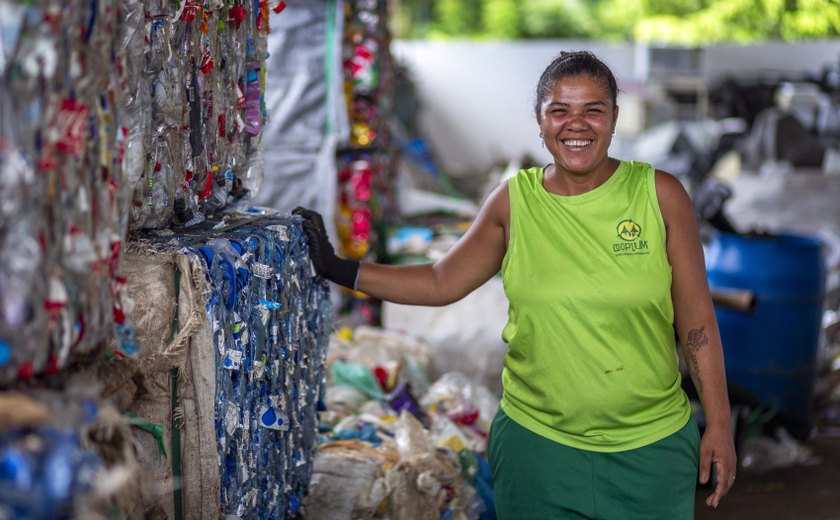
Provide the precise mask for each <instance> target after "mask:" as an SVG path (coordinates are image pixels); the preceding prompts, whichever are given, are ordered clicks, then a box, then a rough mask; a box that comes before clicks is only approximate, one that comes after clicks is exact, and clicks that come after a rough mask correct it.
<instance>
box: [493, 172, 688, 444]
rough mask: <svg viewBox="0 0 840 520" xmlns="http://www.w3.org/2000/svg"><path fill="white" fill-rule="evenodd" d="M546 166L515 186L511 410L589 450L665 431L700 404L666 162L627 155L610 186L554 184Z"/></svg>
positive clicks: (508, 279) (507, 398) (507, 369)
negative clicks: (692, 392) (655, 164)
mask: <svg viewBox="0 0 840 520" xmlns="http://www.w3.org/2000/svg"><path fill="white" fill-rule="evenodd" d="M543 174H544V170H543V168H531V169H528V170H522V171H520V172H519V173H518V174H517V175H515V176H514V177H512V178H511V179H510V180H509V184H508V186H509V190H510V243H509V245H508V251H507V254H506V255H505V258H504V261H503V263H502V280H503V283H504V289H505V294H506V295H507V297H508V300H509V302H510V307H509V310H508V323H507V325H506V326H505V328H504V330H503V332H502V338H503V339H504V341H506V342H507V343H508V345H509V349H508V353H507V355H506V356H505V362H504V369H503V372H502V384H503V388H504V391H503V395H502V400H501V406H502V409H503V410H504V412H505V413H506V414H507V415H508V416H509V417H510V418H511V419H513V420H515V421H516V422H518V423H519V424H521V425H522V426H524V427H526V428H528V429H530V430H531V431H533V432H535V433H537V434H540V435H543V436H544V437H547V438H549V439H553V440H555V441H557V442H559V443H561V444H565V445H567V446H571V447H574V448H578V449H586V450H591V451H600V452H615V451H623V450H629V449H634V448H638V447H641V446H645V445H647V444H650V443H653V442H656V441H658V440H660V439H663V438H665V437H667V436H668V435H670V434H672V433H674V432H676V431H678V430H679V429H680V428H681V427H683V426H684V425H685V423H686V421H688V418H689V415H690V413H691V412H690V407H689V404H688V398H687V397H686V395H685V393H684V392H683V391H682V389H681V386H680V384H681V377H680V372H679V367H678V355H677V350H676V339H675V332H674V328H673V322H674V309H673V304H672V301H671V266H670V264H669V263H668V255H667V251H666V246H665V224H664V221H663V219H662V214H661V212H660V209H659V203H658V200H657V198H656V187H655V184H654V170H653V168H652V167H651V166H650V165H649V164H646V163H639V162H621V163H620V165H619V167H618V169H617V170H616V171H615V173H614V174H613V175H612V176H611V177H610V178H609V179H608V180H607V181H606V182H605V183H604V184H602V185H600V186H598V187H597V188H595V189H594V190H592V191H589V192H587V193H584V194H582V195H575V196H560V195H555V194H553V193H550V192H548V191H546V190H545V188H544V187H543Z"/></svg>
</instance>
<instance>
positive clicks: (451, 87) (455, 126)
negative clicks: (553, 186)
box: [392, 40, 840, 176]
mask: <svg viewBox="0 0 840 520" xmlns="http://www.w3.org/2000/svg"><path fill="white" fill-rule="evenodd" d="M583 49H587V50H591V51H593V52H595V53H596V54H597V55H598V56H600V57H601V59H603V60H604V61H605V62H606V63H607V64H608V65H609V66H610V67H612V69H613V72H614V73H615V74H616V77H617V79H618V81H619V88H620V89H621V90H622V91H624V92H625V94H623V95H622V99H620V100H619V104H620V105H621V110H622V112H621V115H620V116H619V128H618V134H619V136H618V140H617V143H620V141H621V137H622V135H625V136H629V135H632V134H634V133H636V132H638V130H639V128H640V123H639V121H640V118H643V117H644V112H645V110H646V108H645V106H643V103H640V100H641V99H642V98H644V97H645V96H646V95H647V92H648V85H646V84H645V81H644V79H645V75H646V72H645V70H646V63H645V56H647V53H646V49H645V48H644V47H640V46H635V45H632V44H608V43H603V42H589V41H587V42H581V41H565V40H564V41H529V42H466V41H461V42H457V41H456V42H434V41H395V42H394V43H393V47H392V51H393V53H394V55H395V56H396V58H397V59H398V60H399V61H400V62H402V63H403V64H405V65H406V66H407V67H409V70H410V73H411V75H412V77H413V78H414V80H415V81H416V83H417V88H418V94H419V96H420V99H421V103H422V107H421V112H420V115H419V116H418V117H419V118H420V122H419V127H420V129H421V131H422V132H423V134H424V137H425V138H426V139H427V140H428V141H429V143H430V145H431V147H432V149H433V151H434V152H435V153H436V154H437V157H438V159H439V161H440V163H441V164H442V166H443V168H444V170H445V171H446V172H447V173H449V174H450V175H453V176H473V175H475V174H476V173H482V172H486V171H487V170H488V169H489V168H490V167H491V166H493V165H494V164H499V163H506V162H507V161H508V160H509V159H511V158H518V157H521V156H522V155H523V154H525V153H528V154H530V155H531V156H533V157H534V158H536V159H538V161H545V162H548V161H550V156H549V155H548V154H547V153H546V152H545V151H544V150H543V149H542V147H541V143H540V140H539V138H538V134H539V130H538V128H537V124H536V121H535V119H534V115H533V108H532V107H533V89H534V87H535V86H536V82H537V79H538V78H539V75H540V73H541V72H542V70H543V68H544V67H545V66H546V65H547V64H548V63H549V62H550V61H551V60H552V59H553V58H554V57H555V56H556V55H557V54H559V53H560V51H561V50H583ZM838 59H840V41H829V42H816V43H809V44H796V45H793V44H783V43H773V44H767V45H762V46H736V45H725V46H717V47H712V48H708V49H705V50H704V52H703V53H702V59H701V63H700V66H699V68H698V71H697V74H698V76H699V77H701V78H703V79H705V80H706V83H707V84H708V83H709V82H711V81H714V80H716V79H718V78H719V77H721V76H723V75H726V74H729V73H739V74H756V73H759V72H762V71H768V70H772V71H787V72H791V71H792V72H795V71H808V70H818V69H819V68H821V67H822V66H823V65H825V64H826V63H829V62H836V61H837V60H838ZM641 126H644V125H641Z"/></svg>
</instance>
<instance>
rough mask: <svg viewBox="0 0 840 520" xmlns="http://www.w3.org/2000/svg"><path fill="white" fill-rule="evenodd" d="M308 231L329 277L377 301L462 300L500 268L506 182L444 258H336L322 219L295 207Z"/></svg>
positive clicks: (316, 258)
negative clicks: (407, 261)
mask: <svg viewBox="0 0 840 520" xmlns="http://www.w3.org/2000/svg"><path fill="white" fill-rule="evenodd" d="M294 213H295V214H297V215H300V216H302V217H303V218H304V229H305V230H306V232H307V235H309V241H310V256H311V257H312V260H313V264H314V265H315V268H316V270H317V271H318V272H319V274H321V275H322V276H324V277H325V278H327V279H330V280H332V281H334V282H337V283H340V284H342V285H345V286H348V287H353V286H354V282H355V289H357V290H359V291H362V292H364V293H366V294H368V295H370V296H373V297H375V298H378V299H380V300H386V301H391V302H395V303H402V304H408V305H435V306H437V305H447V304H449V303H452V302H455V301H457V300H460V299H461V298H463V297H464V296H466V295H467V294H469V293H470V292H471V291H473V290H474V289H476V288H478V287H479V286H480V285H482V284H483V283H484V282H486V281H487V280H489V279H490V277H492V276H493V275H495V274H496V273H497V272H499V269H501V266H502V259H503V258H504V256H505V251H506V250H507V238H506V234H507V233H506V230H507V228H508V223H509V221H510V201H509V196H508V187H507V183H504V184H502V185H500V186H499V187H498V188H496V189H495V190H494V191H493V193H491V194H490V196H489V197H488V198H487V200H486V201H485V203H484V204H483V205H482V207H481V209H480V210H479V212H478V215H477V216H476V219H475V221H474V222H473V223H472V225H470V228H469V229H468V230H467V232H466V233H465V234H464V236H463V237H461V238H460V239H459V240H458V242H456V243H455V245H454V246H453V247H452V249H451V250H449V251H448V252H447V253H446V254H445V255H444V256H443V258H441V259H440V260H438V261H436V262H434V263H428V264H422V265H386V264H375V263H365V262H363V263H361V264H358V263H357V262H353V261H350V260H344V259H340V258H338V257H337V256H336V255H335V253H334V251H333V248H332V245H330V244H329V242H328V241H327V238H326V232H325V231H324V229H323V223H322V222H321V217H320V215H318V214H317V213H315V212H312V211H310V210H306V209H304V208H297V209H296V210H295V211H294Z"/></svg>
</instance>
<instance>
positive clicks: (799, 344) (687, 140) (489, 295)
mask: <svg viewBox="0 0 840 520" xmlns="http://www.w3.org/2000/svg"><path fill="white" fill-rule="evenodd" d="M388 16H389V8H388V5H387V2H386V1H385V0H344V1H337V0H324V1H319V2H283V1H279V0H255V1H254V2H239V1H233V2H231V1H221V0H218V1H199V0H182V1H180V2H164V1H161V0H97V1H84V0H72V1H70V2H64V1H58V0H37V1H23V0H0V71H2V80H3V81H2V95H0V108H1V109H2V111H0V179H2V184H0V186H2V187H0V215H1V216H2V219H0V242H1V243H0V256H2V260H1V261H0V287H2V289H1V290H0V311H2V319H1V320H0V484H2V485H0V518H26V519H42V518H43V519H54V518H82V519H100V518H102V519H104V518H108V519H113V518H126V519H128V518H131V519H134V518H154V519H181V518H196V519H197V518H213V519H216V518H221V517H225V518H254V519H257V518H259V519H263V518H274V519H281V518H310V519H337V520H340V519H350V518H353V519H361V518H371V519H373V518H390V519H411V520H415V519H427V518H428V519H438V518H440V519H459V520H460V519H481V520H489V519H492V518H495V512H494V508H493V494H492V486H493V483H492V477H491V475H490V473H489V466H488V462H487V458H486V439H487V432H488V429H489V423H490V420H491V419H492V417H493V415H494V413H495V409H496V407H497V406H498V399H499V395H500V390H501V388H500V373H501V365H502V358H503V356H504V353H505V345H504V343H503V342H502V341H501V328H502V327H503V325H504V323H505V321H506V319H507V306H506V304H505V303H504V302H505V298H504V293H503V291H502V288H501V280H500V279H499V278H498V277H496V278H493V279H491V280H490V281H488V283H487V284H485V285H484V286H482V287H481V288H479V289H478V290H476V291H475V292H474V293H473V294H471V295H469V296H468V297H467V298H465V299H463V300H462V301H459V302H456V303H454V304H452V305H450V306H446V307H441V308H423V307H412V306H404V305H395V304H390V303H384V302H380V301H376V300H374V299H371V298H369V297H367V296H366V295H364V294H361V293H356V292H352V291H347V290H344V289H341V288H339V287H337V286H334V285H331V284H328V283H327V282H324V281H323V280H320V279H318V278H316V277H313V272H312V269H311V266H310V263H309V259H308V256H307V248H308V243H307V239H306V237H305V234H304V233H303V230H302V227H301V221H300V219H299V218H298V217H296V216H293V215H291V214H290V210H291V209H292V208H293V207H295V206H298V205H302V206H307V207H310V208H313V209H315V210H318V211H319V212H320V213H322V214H323V215H324V216H325V220H326V222H327V225H328V227H329V228H330V229H329V231H330V234H331V236H332V237H333V239H334V242H335V243H336V245H337V247H338V249H339V251H340V253H341V254H342V255H343V256H346V257H351V258H356V259H364V260H375V261H380V262H386V263H394V264H404V263H412V262H428V261H433V260H435V259H436V258H439V257H440V256H441V255H442V254H444V253H445V252H446V251H447V250H448V249H449V248H450V247H451V246H452V244H453V243H454V242H455V241H456V240H457V239H458V237H459V236H461V235H462V234H463V232H464V231H465V230H466V229H467V227H468V226H469V225H470V222H471V220H472V219H473V218H474V216H475V212H476V208H477V207H478V205H479V204H480V203H481V201H482V199H483V198H484V197H485V196H486V194H487V193H488V191H489V190H490V189H492V187H493V186H495V185H497V184H498V182H499V181H500V180H501V179H503V178H506V176H507V175H510V174H511V173H512V172H515V171H516V170H517V169H518V168H521V167H525V166H530V165H539V164H543V163H544V162H545V157H543V156H541V154H544V153H545V152H544V151H542V150H540V148H539V141H538V140H537V139H536V133H537V132H536V130H537V129H536V126H535V125H534V123H533V120H532V115H531V114H530V112H529V110H528V104H529V102H530V99H529V93H528V92H527V90H528V89H530V88H531V85H530V82H531V80H535V79H536V77H537V75H538V73H539V71H540V70H541V67H542V66H543V65H544V64H545V63H547V61H548V60H549V59H550V58H552V57H553V56H554V55H556V54H557V53H558V52H559V51H560V50H563V49H568V48H581V47H583V48H592V49H594V50H595V51H596V53H598V54H599V55H602V56H604V57H605V59H606V61H607V62H608V63H609V64H610V65H611V66H612V67H613V68H614V70H615V71H616V74H617V76H618V80H619V86H620V88H621V89H622V94H621V102H620V104H621V106H622V123H621V125H620V128H619V132H618V135H617V136H616V138H615V140H614V142H613V147H614V149H613V150H611V153H613V154H614V155H615V156H618V157H621V158H627V159H638V160H644V161H648V162H651V163H652V164H655V165H656V166H658V167H660V168H662V169H664V170H667V171H669V172H671V173H673V174H675V175H676V176H677V177H678V178H679V179H680V180H681V181H683V183H684V184H685V186H686V187H687V189H688V190H689V193H690V194H691V196H692V200H693V202H694V204H695V210H696V214H697V217H698V220H699V221H700V223H701V230H702V234H703V240H704V247H705V249H706V260H707V269H708V276H709V282H710V285H711V286H712V288H713V293H714V296H715V305H716V313H717V315H718V321H719V323H720V327H721V333H722V336H723V339H724V349H725V356H726V364H727V380H728V383H729V387H730V400H731V402H732V410H733V425H734V428H733V436H734V437H735V440H736V446H737V449H738V454H739V460H740V464H741V468H740V471H739V475H740V476H739V480H738V484H737V485H736V486H735V487H734V488H733V490H732V492H731V493H730V495H729V496H728V497H727V498H726V500H724V502H723V503H722V505H721V506H720V508H718V509H717V510H714V511H712V510H710V509H709V508H707V507H705V506H704V505H703V504H702V500H703V499H704V498H705V496H706V494H708V491H709V490H708V489H706V488H703V487H699V488H698V493H697V497H698V498H697V500H698V501H697V517H698V518H764V517H771V518H791V519H799V518H803V519H829V518H838V515H840V490H838V488H837V486H836V485H835V484H833V483H834V482H836V478H837V473H838V469H837V468H838V467H840V466H838V463H840V458H838V457H840V384H838V383H840V316H838V312H840V204H837V200H840V44H838V43H836V42H829V43H819V44H814V45H813V46H811V47H808V48H809V49H810V51H809V52H807V53H804V52H803V53H802V56H805V55H807V56H808V59H805V58H803V57H800V58H797V57H796V55H794V57H793V58H792V59H788V60H786V61H785V59H784V56H785V52H787V51H782V50H780V48H772V46H771V48H768V49H769V50H768V49H764V51H763V53H764V55H772V59H773V60H775V61H774V62H773V63H774V64H775V68H774V69H773V70H772V71H770V72H768V71H767V70H765V69H762V67H761V65H760V62H761V60H760V59H756V60H753V61H751V63H753V65H754V70H753V71H752V72H751V74H747V72H746V70H745V67H744V65H743V63H744V62H743V60H741V61H738V60H733V61H732V63H733V64H732V66H731V67H730V69H729V70H717V71H716V73H715V74H714V77H710V75H709V74H710V70H711V69H712V68H714V66H717V67H721V64H725V63H726V62H727V60H728V59H731V56H732V55H733V54H737V53H739V52H746V51H745V50H744V49H735V48H709V49H678V48H655V47H647V46H643V45H630V44H623V45H606V44H597V43H593V42H566V41H556V42H535V43H532V44H528V45H525V44H516V43H512V44H510V45H504V46H502V45H501V44H497V43H474V42H471V43H464V42H460V43H459V42H455V43H453V44H451V45H447V44H443V43H440V42H399V41H392V38H391V35H390V33H389V30H388ZM752 50H754V51H755V52H762V51H761V49H751V51H752ZM463 56H469V58H470V59H471V63H472V65H473V66H472V67H464V66H463V61H458V60H459V59H460V58H463ZM524 56H527V59H523V57H524ZM808 60H811V61H810V62H809V61H808ZM781 61H785V63H788V64H789V68H787V69H786V68H785V66H784V65H779V63H780V62H781ZM482 62H484V63H485V64H486V65H484V66H483V65H481V64H482ZM458 63H460V65H458ZM500 63H505V64H508V63H509V67H510V70H509V71H508V72H509V73H508V74H504V75H501V76H504V77H503V78H500V77H499V76H500V75H499V74H498V73H499V67H500ZM505 66H508V65H503V67H505ZM517 67H521V68H520V69H517ZM519 79H522V81H527V83H528V85H527V86H525V87H523V86H522V84H520V83H518V82H517V81H518V80H519ZM511 94H512V95H511ZM520 94H521V95H520ZM482 95H485V96H490V97H491V98H492V99H495V100H497V101H496V102H495V103H493V105H492V106H494V107H499V112H500V114H499V115H498V117H500V118H501V120H502V122H501V123H499V122H498V121H489V120H488V121H486V122H487V123H490V124H484V123H485V122H483V121H482V120H481V119H479V118H477V117H475V116H472V117H471V116H470V111H476V107H475V105H473V103H485V101H483V100H482V99H481V96H482ZM516 96H519V97H516ZM498 99H517V101H516V102H511V103H498ZM500 105H505V106H500ZM459 110H462V111H464V113H463V114H462V113H461V112H459ZM508 111H511V112H508ZM485 112H486V111H485ZM474 113H477V112H474ZM484 117H488V116H486V115H485V116H484ZM529 125H533V126H529ZM478 128H481V130H482V131H478ZM493 128H498V130H493ZM733 255H734V256H737V257H738V258H741V259H743V260H742V261H741V262H740V263H736V265H733V264H732V262H728V261H724V259H726V258H732V256H733ZM684 379H685V380H688V378H687V377H686V378H684ZM684 386H685V390H686V392H687V393H688V394H689V395H690V396H692V395H694V394H693V392H692V389H691V387H690V385H688V384H687V385H684ZM694 404H695V405H696V403H694ZM695 415H696V417H697V419H698V422H699V423H700V424H701V426H702V424H703V420H702V412H701V410H700V409H699V407H698V406H695Z"/></svg>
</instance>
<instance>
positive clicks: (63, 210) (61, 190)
mask: <svg viewBox="0 0 840 520" xmlns="http://www.w3.org/2000/svg"><path fill="white" fill-rule="evenodd" d="M121 14H122V9H121V2H120V1H119V0H99V1H96V2H90V1H81V0H78V1H73V2H65V1H59V0H38V1H31V2H22V1H11V0H3V1H0V34H2V42H0V51H2V52H0V85H1V86H0V90H2V93H0V108H1V109H2V110H0V284H1V285H2V287H3V291H2V294H0V385H6V384H10V383H11V382H14V381H16V380H19V379H26V378H29V377H32V376H37V375H45V374H47V375H49V374H52V373H54V372H56V371H58V370H60V369H62V368H65V367H67V366H68V365H69V364H70V362H71V361H72V360H74V359H82V358H85V357H89V356H92V355H95V354H96V353H98V352H99V351H100V350H101V348H102V347H104V346H105V345H106V344H107V343H108V341H109V340H110V339H111V338H113V337H114V336H115V335H118V336H119V337H120V341H119V346H120V348H121V349H122V350H121V352H122V353H127V354H129V355H130V354H131V353H132V351H133V350H134V348H135V347H136V345H135V344H134V342H133V340H132V337H133V329H132V327H131V325H130V324H128V323H125V322H124V321H120V320H116V321H118V322H119V323H118V326H117V331H116V334H115V330H114V329H115V317H117V316H119V315H120V314H121V312H122V311H121V309H120V307H121V303H120V301H119V296H118V295H119V288H120V285H121V282H120V277H119V276H118V273H117V267H118V259H119V251H120V247H121V243H122V241H123V237H124V236H125V230H126V220H125V217H126V214H127V212H126V210H124V209H122V208H125V207H126V198H125V191H124V188H125V186H124V183H123V181H122V157H123V144H124V135H123V132H122V128H124V127H123V124H122V123H123V122H122V119H121V118H122V116H123V111H122V103H123V102H122V99H123V96H122V91H123V89H122V83H123V79H124V76H123V74H122V69H121V67H120V63H121V55H120V53H119V52H118V51H119V48H118V45H117V42H118V40H119V37H120V31H121V29H122V17H121Z"/></svg>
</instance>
